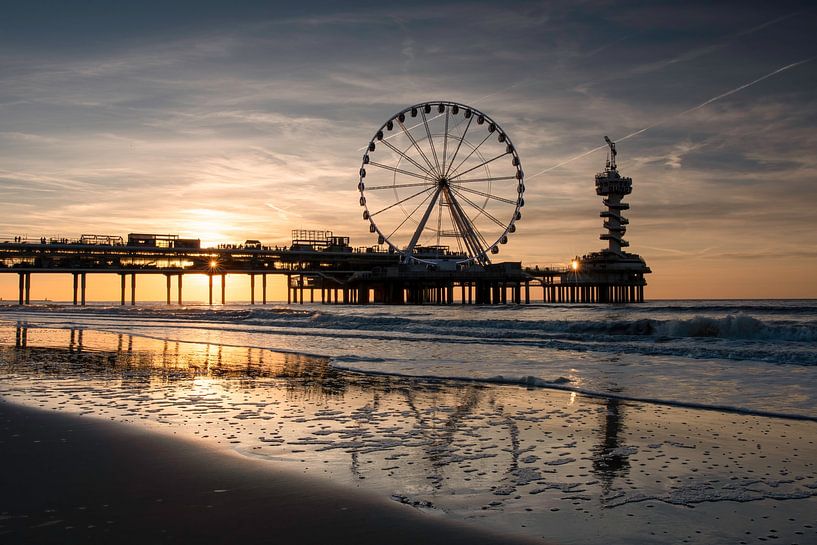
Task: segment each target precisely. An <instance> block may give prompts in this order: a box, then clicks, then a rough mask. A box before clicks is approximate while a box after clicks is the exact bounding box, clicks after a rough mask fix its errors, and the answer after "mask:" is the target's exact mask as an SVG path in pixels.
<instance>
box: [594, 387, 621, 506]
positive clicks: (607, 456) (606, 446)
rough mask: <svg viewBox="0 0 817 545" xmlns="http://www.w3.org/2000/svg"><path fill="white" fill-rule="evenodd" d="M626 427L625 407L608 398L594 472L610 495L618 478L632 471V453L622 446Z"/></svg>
mask: <svg viewBox="0 0 817 545" xmlns="http://www.w3.org/2000/svg"><path fill="white" fill-rule="evenodd" d="M623 427H624V407H622V402H621V400H620V399H615V398H608V399H607V400H606V401H605V403H604V423H603V425H602V426H601V428H600V432H601V433H600V434H599V439H600V444H599V445H598V447H597V448H596V449H595V456H594V457H593V470H594V472H595V474H596V475H597V476H598V478H599V480H601V482H602V483H603V486H602V488H603V490H604V491H605V492H606V493H607V494H609V492H610V490H612V488H613V482H614V480H615V478H616V477H624V476H626V475H627V473H628V471H629V469H630V463H629V461H628V458H629V454H630V452H629V451H628V450H627V448H626V447H623V446H622V444H621V439H620V435H621V433H622V430H623Z"/></svg>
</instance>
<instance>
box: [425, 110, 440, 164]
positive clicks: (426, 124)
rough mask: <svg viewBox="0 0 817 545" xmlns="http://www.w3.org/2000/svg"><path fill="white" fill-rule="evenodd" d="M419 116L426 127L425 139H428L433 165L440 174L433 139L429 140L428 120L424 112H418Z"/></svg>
mask: <svg viewBox="0 0 817 545" xmlns="http://www.w3.org/2000/svg"><path fill="white" fill-rule="evenodd" d="M420 116H421V117H422V118H423V125H425V126H426V137H428V144H429V145H430V146H431V154H432V155H433V156H434V164H435V165H437V170H436V172H442V170H440V160H439V159H438V158H437V150H436V149H435V148H434V139H433V138H431V129H429V128H428V119H426V113H425V111H424V110H420Z"/></svg>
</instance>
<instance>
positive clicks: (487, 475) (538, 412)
mask: <svg viewBox="0 0 817 545" xmlns="http://www.w3.org/2000/svg"><path fill="white" fill-rule="evenodd" d="M191 340H192V339H191ZM0 378H2V380H0V395H2V397H3V398H5V399H7V400H9V401H14V402H19V403H24V404H26V405H30V406H35V407H42V408H52V409H59V410H64V411H67V412H71V413H75V414H87V415H94V416H97V417H103V418H110V419H112V420H116V421H122V422H131V423H137V424H139V425H143V426H147V427H152V428H158V429H164V430H167V429H171V428H172V429H173V430H174V431H176V432H178V433H185V434H189V435H190V436H194V437H198V438H200V439H201V440H204V441H209V442H213V443H219V444H222V445H227V446H229V447H230V448H233V449H235V450H237V451H239V452H241V453H243V454H245V455H247V456H253V457H259V458H265V459H270V460H276V461H278V462H280V463H286V464H288V466H289V467H294V468H298V469H302V470H303V471H304V472H307V473H311V474H318V475H324V476H327V477H328V478H330V479H332V480H333V481H336V482H339V483H345V484H349V485H353V486H359V487H362V488H367V489H370V490H373V491H375V492H376V493H380V494H383V495H386V496H387V497H392V498H393V499H394V500H395V501H399V502H401V503H405V504H407V505H411V506H414V507H417V508H419V509H422V510H424V511H429V512H444V513H448V514H450V515H451V516H454V517H457V518H464V519H469V520H474V521H476V522H477V523H481V524H487V525H491V526H492V527H494V528H496V527H497V526H499V527H504V528H506V529H508V530H510V531H514V532H522V533H526V534H528V535H533V536H540V537H544V538H546V539H548V540H551V541H555V542H559V543H583V544H585V543H609V542H627V543H707V544H710V543H724V544H725V543H729V544H733V543H741V542H745V543H756V542H758V541H765V540H767V539H768V540H781V542H785V543H813V542H815V541H817V529H815V526H817V525H815V524H814V516H813V513H814V512H815V511H817V463H816V462H815V460H817V446H815V441H816V440H817V424H815V423H813V422H799V421H786V420H779V419H770V418H761V417H754V416H742V415H734V414H723V413H718V412H713V411H698V410H690V409H681V408H673V407H664V406H655V405H650V404H646V403H633V402H623V401H618V400H609V399H596V398H588V397H584V396H581V395H576V394H572V393H570V392H560V391H550V390H544V389H530V390H528V389H525V388H521V387H516V386H500V385H489V384H479V383H465V382H456V381H431V380H423V379H412V378H403V377H385V376H371V375H364V374H356V373H349V372H344V371H339V370H337V369H334V368H332V367H331V366H330V365H329V362H328V360H325V359H320V358H312V357H304V356H300V355H295V354H284V353H278V352H273V351H269V350H262V349H258V348H241V347H228V346H221V345H216V344H207V343H197V342H175V341H161V340H155V339H147V338H142V337H134V336H130V335H126V334H112V333H103V332H97V331H93V330H88V329H84V330H83V329H73V330H60V329H40V328H28V327H24V326H19V327H16V328H15V327H5V328H0Z"/></svg>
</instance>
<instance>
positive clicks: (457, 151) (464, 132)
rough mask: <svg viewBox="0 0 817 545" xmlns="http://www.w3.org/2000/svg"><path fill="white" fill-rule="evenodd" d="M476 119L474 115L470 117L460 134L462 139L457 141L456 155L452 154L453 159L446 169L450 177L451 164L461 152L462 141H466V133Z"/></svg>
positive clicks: (446, 174) (446, 173)
mask: <svg viewBox="0 0 817 545" xmlns="http://www.w3.org/2000/svg"><path fill="white" fill-rule="evenodd" d="M473 120H474V116H473V115H472V116H471V117H469V118H468V123H466V124H465V130H464V131H462V136H460V141H459V142H458V143H457V149H455V150H454V155H452V156H451V161H450V162H449V163H448V169H447V170H446V171H445V176H446V177H448V172H449V171H450V170H451V165H453V164H454V160H455V159H456V158H457V154H458V153H459V152H460V147H461V146H462V143H463V142H464V141H465V135H466V134H468V128H469V127H470V126H471V122H472V121H473Z"/></svg>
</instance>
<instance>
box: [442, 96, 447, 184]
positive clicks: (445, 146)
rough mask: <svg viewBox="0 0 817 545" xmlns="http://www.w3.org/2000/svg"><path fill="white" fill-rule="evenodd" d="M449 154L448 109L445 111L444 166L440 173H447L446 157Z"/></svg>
mask: <svg viewBox="0 0 817 545" xmlns="http://www.w3.org/2000/svg"><path fill="white" fill-rule="evenodd" d="M447 153H448V108H446V109H445V131H444V135H443V166H442V168H441V169H440V172H445V156H446V154H447Z"/></svg>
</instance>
